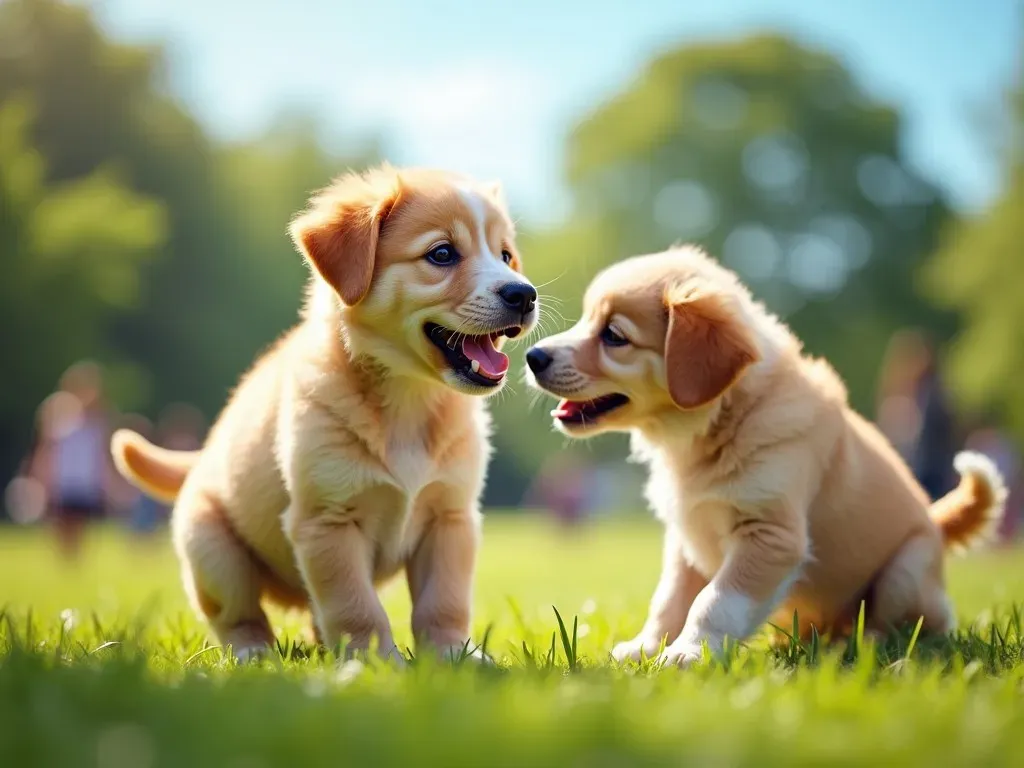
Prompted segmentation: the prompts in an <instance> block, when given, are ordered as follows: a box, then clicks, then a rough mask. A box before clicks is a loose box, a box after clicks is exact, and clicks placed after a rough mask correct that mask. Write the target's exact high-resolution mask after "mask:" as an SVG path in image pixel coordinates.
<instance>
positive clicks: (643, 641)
mask: <svg viewBox="0 0 1024 768" xmlns="http://www.w3.org/2000/svg"><path fill="white" fill-rule="evenodd" d="M661 643H662V640H661V638H651V637H645V636H643V635H640V636H638V637H634V638H633V639H632V640H627V641H626V642H624V643H619V644H618V645H616V646H615V647H614V648H613V649H612V658H613V659H615V660H616V661H617V662H619V663H620V664H621V663H622V662H624V661H636V662H640V661H641V660H642V659H653V658H654V657H655V656H657V655H658V651H660V650H661Z"/></svg>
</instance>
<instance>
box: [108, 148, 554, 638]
mask: <svg viewBox="0 0 1024 768" xmlns="http://www.w3.org/2000/svg"><path fill="white" fill-rule="evenodd" d="M291 234H292V237H293V238H294V240H295V243H296V245H297V247H298V249H299V250H300V251H301V252H302V254H303V255H304V256H305V257H306V259H307V261H308V263H309V264H310V266H311V267H312V273H313V274H312V279H311V281H310V287H309V292H308V298H307V302H306V306H305V310H304V312H303V315H302V319H301V322H300V323H299V324H298V325H297V326H296V327H294V328H293V329H292V330H290V331H288V332H287V333H286V334H285V335H284V336H283V337H282V338H281V339H280V341H278V343H277V344H276V346H274V347H273V348H272V349H271V350H270V351H269V352H267V353H266V354H264V355H263V356H262V357H261V358H260V359H259V360H258V361H257V363H256V365H255V366H254V368H253V369H252V370H251V371H250V372H249V373H248V374H246V375H245V376H244V377H243V379H242V381H241V383H240V384H239V386H238V388H237V389H236V390H235V392H234V394H233V395H232V396H231V398H230V400H229V401H228V403H227V405H226V407H225V408H224V410H223V412H222V413H221V415H220V417H219V419H218V420H217V422H216V424H215V425H214V427H213V429H212V430H211V432H210V435H209V438H208V439H207V441H206V444H205V446H204V448H203V449H202V451H200V452H196V453H174V452H169V451H165V450H162V449H160V448H157V447H155V446H152V445H150V444H149V443H147V442H145V441H144V440H143V439H142V438H141V437H140V436H138V435H137V434H135V433H131V432H119V433H118V434H116V435H115V436H114V439H113V444H112V450H113V455H114V458H115V460H116V462H117V466H118V467H119V468H120V470H121V472H122V473H123V474H124V476H125V477H126V478H128V479H129V480H131V481H132V482H134V483H135V484H136V485H138V487H140V488H141V489H143V490H144V491H146V492H147V493H149V494H151V495H153V496H155V497H157V498H161V499H168V500H170V499H176V503H175V507H174V512H173V536H174V543H175V547H176V549H177V552H178V555H179V558H180V560H181V565H182V573H183V577H184V582H185V587H186V589H187V591H188V593H189V595H190V597H191V599H192V602H193V603H194V605H195V607H196V609H197V610H198V612H199V613H200V614H201V615H202V616H203V617H204V618H205V619H206V620H207V621H208V622H209V624H210V625H211V627H212V628H213V630H214V632H215V633H216V635H217V637H218V638H219V639H220V641H221V642H222V643H223V644H224V645H230V646H231V647H232V648H233V650H234V653H235V654H236V655H237V656H238V657H240V658H246V657H248V656H249V655H251V654H253V653H254V652H258V651H262V650H263V649H265V648H266V647H267V646H268V645H269V644H270V643H271V642H272V639H273V637H272V633H271V628H270V625H269V623H268V622H267V616H266V613H265V612H264V609H263V606H262V602H263V601H264V600H266V599H270V600H274V601H277V602H278V603H283V604H286V605H300V606H305V605H307V604H308V605H309V606H310V607H311V608H312V611H313V614H314V618H315V623H316V628H317V629H318V633H319V637H320V638H321V639H322V640H323V641H324V642H327V643H330V644H335V643H337V642H338V641H340V640H341V639H342V638H343V637H347V638H349V640H350V645H349V648H350V649H355V650H358V649H365V648H367V647H368V645H369V644H370V643H371V638H373V637H376V638H377V640H378V641H379V644H380V650H381V653H382V654H383V655H390V654H392V652H393V651H394V649H395V644H394V639H393V637H392V632H391V625H390V623H389V621H388V617H387V615H386V614H385V612H384V609H383V607H382V606H381V603H380V600H379V599H378V596H377V592H376V589H375V588H376V587H377V586H378V585H380V584H381V583H382V582H384V581H385V580H387V579H389V578H391V577H392V576H394V575H395V574H396V573H397V572H399V571H400V570H403V569H404V570H405V574H406V577H407V579H408V584H409V591H410V593H411V596H412V603H413V614H412V627H413V631H414V634H415V636H416V639H417V643H425V644H428V645H430V646H434V647H436V648H438V649H440V650H441V651H442V652H446V653H449V652H451V650H452V649H461V648H462V647H463V645H464V644H466V643H467V641H468V640H469V624H470V603H471V591H472V577H473V570H474V562H475V557H476V551H477V540H478V537H479V526H480V516H479V512H478V503H479V498H480V493H481V490H482V488H483V484H484V474H485V470H486V465H487V461H488V458H489V455H490V447H489V419H488V416H487V412H486V410H485V406H484V402H483V397H484V396H487V395H491V394H493V393H495V392H497V391H498V390H499V389H500V388H501V387H502V385H503V384H504V382H505V379H506V371H507V369H508V358H507V357H506V356H505V355H504V354H503V353H502V352H501V351H500V348H501V346H502V342H503V341H504V339H505V337H506V336H516V335H518V334H520V333H522V332H524V331H527V330H529V329H530V328H532V327H533V325H534V324H535V322H536V317H537V313H538V307H537V293H536V291H535V290H534V288H533V286H532V285H531V284H530V283H529V282H528V281H527V280H526V279H525V278H524V277H523V275H522V274H521V271H520V269H521V266H520V259H519V256H518V254H517V251H516V247H515V232H514V228H513V225H512V222H511V221H510V219H509V215H508V212H507V210H506V207H505V204H504V202H503V201H502V198H501V195H500V192H499V190H498V189H497V187H496V186H495V185H481V184H478V183H475V182H473V181H471V180H469V179H466V178H463V177H460V176H456V175H453V174H449V173H444V172H439V171H427V170H403V171H399V170H395V169H392V168H390V167H384V168H381V169H377V170H373V171H370V172H368V173H365V174H363V175H349V176H345V177H344V178H341V179H339V180H338V181H336V182H335V183H334V184H332V185H331V186H330V187H328V188H326V189H325V190H323V191H322V192H320V193H319V194H318V195H316V196H315V197H314V198H313V199H312V201H311V202H310V205H309V208H308V209H307V210H306V211H305V212H304V213H302V214H301V215H299V216H298V217H297V218H296V219H295V220H294V222H293V223H292V226H291Z"/></svg>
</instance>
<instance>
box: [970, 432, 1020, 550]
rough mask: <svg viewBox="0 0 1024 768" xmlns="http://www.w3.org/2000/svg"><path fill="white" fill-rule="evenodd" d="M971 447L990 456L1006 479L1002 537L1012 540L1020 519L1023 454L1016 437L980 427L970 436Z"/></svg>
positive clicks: (1005, 539)
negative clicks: (1013, 438) (1006, 493)
mask: <svg viewBox="0 0 1024 768" xmlns="http://www.w3.org/2000/svg"><path fill="white" fill-rule="evenodd" d="M965 447H966V448H967V449H968V450H971V451H978V453H983V454H985V455H986V456H988V457H989V458H990V459H992V461H993V462H994V463H995V465H996V467H998V469H999V471H1000V472H1001V473H1002V475H1003V481H1004V482H1005V483H1006V489H1007V491H1008V496H1007V499H1006V511H1005V513H1004V514H1003V519H1002V521H1001V522H1000V524H999V538H1000V540H1001V541H1003V542H1009V541H1012V540H1013V539H1014V538H1015V537H1016V536H1017V533H1018V530H1019V528H1020V520H1021V504H1022V501H1024V500H1022V498H1021V493H1022V490H1024V489H1022V488H1021V484H1022V483H1021V481H1022V478H1021V457H1020V453H1018V451H1017V448H1016V447H1015V446H1014V444H1013V441H1012V440H1011V439H1010V437H1009V436H1008V435H1006V434H1005V433H1004V432H1003V431H1002V430H1000V429H997V428H995V427H987V426H986V427H979V428H977V429H974V430H973V431H972V432H971V433H970V435H968V437H967V441H966V446H965Z"/></svg>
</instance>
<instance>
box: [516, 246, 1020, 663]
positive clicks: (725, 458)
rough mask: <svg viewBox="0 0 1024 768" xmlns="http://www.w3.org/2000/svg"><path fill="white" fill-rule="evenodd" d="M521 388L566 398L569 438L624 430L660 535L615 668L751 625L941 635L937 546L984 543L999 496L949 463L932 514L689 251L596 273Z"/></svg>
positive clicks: (982, 462)
mask: <svg viewBox="0 0 1024 768" xmlns="http://www.w3.org/2000/svg"><path fill="white" fill-rule="evenodd" d="M527 362H528V364H529V367H530V369H531V371H532V376H533V381H534V384H535V385H536V386H537V387H539V388H541V389H543V390H545V391H547V392H549V393H551V394H554V395H556V396H558V397H561V398H564V399H562V400H561V402H560V403H559V404H558V406H557V408H556V409H555V411H554V412H553V416H554V419H555V424H556V425H557V427H558V428H559V429H560V430H562V431H563V432H565V433H566V434H568V435H570V436H572V437H589V436H591V435H595V434H598V433H600V432H604V431H608V430H617V431H628V432H630V433H631V435H632V445H633V448H634V452H635V454H636V455H637V456H638V457H640V458H641V459H642V460H643V461H645V462H646V463H647V464H648V467H649V469H650V479H649V483H648V487H647V496H648V499H649V501H650V503H651V505H652V506H653V507H654V509H655V511H656V512H657V515H658V517H659V518H660V519H661V520H662V521H663V522H664V524H665V542H664V556H663V566H662V573H661V579H660V581H659V582H658V587H657V589H656V590H655V593H654V597H653V599H652V601H651V606H650V612H649V615H648V618H647V621H646V623H645V624H644V626H643V629H642V630H641V631H640V633H639V635H638V636H637V637H636V638H634V639H633V640H630V641H628V642H624V643H621V644H620V645H618V646H617V647H616V648H615V649H614V651H613V656H614V657H615V658H616V659H619V660H623V659H639V658H640V657H641V655H642V654H643V655H646V656H648V657H650V656H652V655H654V654H656V653H657V651H658V649H659V647H660V646H661V644H662V642H663V641H665V642H667V643H668V646H667V648H666V651H665V659H666V660H667V661H670V662H677V663H685V662H690V661H693V660H695V659H697V658H699V657H700V654H701V647H702V643H704V642H706V643H708V645H709V647H710V648H711V649H712V650H713V651H716V650H719V649H721V647H722V645H723V642H724V639H725V638H726V637H730V638H733V639H735V640H742V639H744V638H746V637H748V636H749V635H750V634H751V633H753V632H754V631H755V630H757V629H758V627H759V626H761V625H762V624H763V623H764V622H765V621H766V620H768V619H769V618H774V620H775V621H776V622H780V623H781V626H786V627H788V626H791V624H792V620H793V612H794V611H798V613H799V619H800V626H801V632H802V633H804V634H805V635H806V634H808V633H809V632H810V628H811V627H812V626H814V627H816V628H817V630H818V631H819V632H820V633H823V634H824V633H829V632H831V633H842V632H844V631H848V629H849V627H850V624H851V622H852V620H853V618H854V617H855V615H856V612H857V611H858V608H859V605H860V602H861V600H866V601H867V606H868V613H867V620H868V624H869V626H870V627H871V628H873V629H876V630H884V629H885V628H887V627H889V626H890V625H894V624H898V623H901V622H905V621H916V620H917V619H918V617H921V616H923V617H924V622H925V627H926V628H927V629H930V630H934V631H937V632H946V631H948V630H950V629H951V628H952V627H953V626H954V614H953V610H952V608H951V607H950V603H949V600H948V598H947V596H946V591H945V585H944V577H943V550H944V548H946V547H951V546H965V545H968V544H971V543H973V542H975V541H976V540H978V539H979V537H982V536H983V535H984V534H986V533H988V532H989V531H990V530H992V526H993V524H994V523H995V522H996V521H997V520H998V518H999V516H1000V515H1001V513H1002V505H1003V499H1004V496H1005V491H1004V489H1003V485H1002V481H1001V479H1000V477H999V475H998V473H997V472H996V470H995V468H994V467H993V466H992V464H991V463H990V462H989V461H987V460H986V459H984V458H983V457H981V456H978V455H975V454H961V455H960V456H959V457H958V458H957V461H956V466H957V468H958V469H959V471H960V473H961V475H962V481H961V484H960V486H959V488H957V489H956V490H955V491H953V492H952V493H951V494H950V495H949V496H947V497H945V498H943V499H941V500H940V501H938V502H936V503H935V504H934V505H931V508H930V509H929V499H928V498H927V497H926V495H925V493H924V491H923V490H922V489H921V487H920V486H919V485H918V483H917V482H916V481H915V480H914V478H913V477H912V475H911V473H910V472H909V470H908V469H907V467H906V465H905V464H904V462H903V461H902V460H901V459H900V457H899V456H898V455H897V454H896V452H895V451H894V450H893V448H892V447H891V446H890V445H889V444H888V443H887V442H886V440H885V439H884V438H883V437H882V435H881V434H880V433H879V432H878V431H877V430H876V429H875V428H874V427H873V426H872V425H871V424H869V423H868V422H867V421H865V420H864V419H863V418H861V417H860V416H859V415H857V414H856V413H855V412H854V411H852V410H851V409H850V407H849V406H848V404H847V396H846V390H845V388H844V387H843V384H842V382H841V381H840V380H839V377H838V376H837V375H836V373H835V372H834V371H833V369H832V368H831V367H830V366H829V365H828V364H827V363H825V362H824V361H821V360H814V359H811V358H808V357H806V356H804V355H803V354H802V353H801V346H800V343H799V342H798V341H797V340H796V338H795V337H794V336H793V335H792V333H790V331H789V330H788V329H787V328H786V327H785V326H784V325H783V324H782V323H781V322H780V321H779V320H777V319H776V318H775V317H773V316H772V315H770V314H768V312H767V311H766V310H765V308H764V307H763V306H762V305H761V304H759V303H757V302H755V301H754V300H753V299H752V297H751V295H750V293H749V292H748V291H747V290H746V289H745V288H744V287H743V286H742V285H741V284H740V282H739V280H738V279H737V278H736V276H735V275H734V274H733V273H731V272H729V271H728V270H726V269H724V268H723V267H721V266H720V265H719V264H718V263H716V262H715V261H713V260H712V259H710V258H708V257H707V256H705V255H704V254H703V253H701V252H700V251H698V250H696V249H694V248H675V249H672V250H669V251H667V252H664V253H659V254H654V255H648V256H639V257H635V258H631V259H627V260H625V261H623V262H621V263H619V264H617V265H615V266H612V267H611V268H609V269H607V270H605V271H604V272H602V273H601V274H599V275H598V276H597V278H596V279H595V280H594V281H593V283H592V284H591V285H590V287H589V289H588V291H587V294H586V298H585V301H584V311H583V317H582V319H581V320H580V321H579V322H578V323H577V324H576V326H575V327H573V328H572V329H571V330H569V331H567V332H565V333H562V334H560V335H558V336H554V337H551V338H549V339H546V340H544V341H542V342H541V343H540V344H538V345H537V346H536V347H534V348H533V349H531V350H530V351H529V352H528V354H527Z"/></svg>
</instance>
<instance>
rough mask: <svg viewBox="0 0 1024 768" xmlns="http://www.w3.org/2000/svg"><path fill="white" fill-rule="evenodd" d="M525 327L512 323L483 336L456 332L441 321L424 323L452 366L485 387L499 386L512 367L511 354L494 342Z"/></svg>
mask: <svg viewBox="0 0 1024 768" xmlns="http://www.w3.org/2000/svg"><path fill="white" fill-rule="evenodd" d="M521 331H522V329H521V328H519V327H518V326H512V327H510V328H503V329H502V330H500V331H495V332H493V333H489V334H485V335H482V336H471V335H469V334H465V333H456V332H455V331H453V330H450V329H448V328H445V327H444V326H441V325H438V324H437V323H427V324H426V325H424V326H423V332H424V333H425V334H427V338H428V339H430V341H431V343H432V344H433V345H434V346H435V347H437V348H438V349H439V350H441V353H442V354H443V355H444V359H445V361H446V362H447V363H448V365H449V366H450V367H451V369H452V370H453V371H455V373H457V374H459V375H460V376H462V377H463V378H464V379H466V380H467V381H469V382H472V383H473V384H477V385H478V386H481V387H496V386H498V385H499V384H500V383H501V382H502V380H503V379H504V378H505V373H506V372H507V371H508V356H507V355H505V354H504V353H503V352H500V351H499V350H498V349H497V348H496V347H495V346H494V342H496V341H497V340H498V339H500V338H501V337H502V336H508V337H509V338H514V337H516V336H518V335H519V334H520V332H521Z"/></svg>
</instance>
